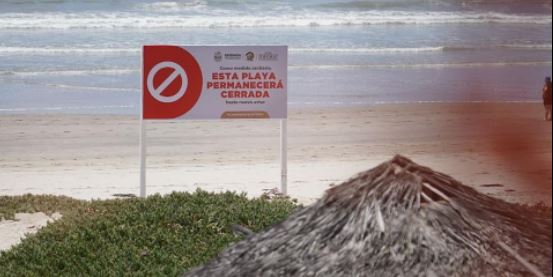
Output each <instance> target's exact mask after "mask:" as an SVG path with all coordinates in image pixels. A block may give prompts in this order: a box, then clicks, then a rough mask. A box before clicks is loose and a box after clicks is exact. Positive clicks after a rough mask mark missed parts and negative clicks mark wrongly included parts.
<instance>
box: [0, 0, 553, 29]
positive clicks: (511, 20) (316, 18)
mask: <svg viewBox="0 0 553 277" xmlns="http://www.w3.org/2000/svg"><path fill="white" fill-rule="evenodd" d="M167 5H168V6H170V5H169V4H167ZM477 23H497V24H551V23H552V18H551V16H548V15H513V14H503V13H494V12H486V13H481V12H472V13H471V12H421V11H418V12H412V11H361V12H318V11H313V12H305V11H303V12H286V13H270V12H266V13H260V14H259V15H252V14H251V13H242V14H241V13H239V12H232V13H231V12H229V11H225V10H220V11H209V13H189V14H186V13H183V14H181V13H169V14H163V13H160V14H152V13H141V12H96V13H95V12H87V13H84V12H83V13H56V12H51V13H4V14H1V15H0V29H125V28H128V29H154V28H190V27H205V28H226V27H296V26H297V27H317V26H344V25H352V26H358V25H386V24H477Z"/></svg>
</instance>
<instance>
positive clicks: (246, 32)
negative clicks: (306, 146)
mask: <svg viewBox="0 0 553 277" xmlns="http://www.w3.org/2000/svg"><path fill="white" fill-rule="evenodd" d="M551 33H552V16H551V1H549V2H548V1H541V0H532V1H515V0H513V1H507V0H501V1H500V0H496V1H492V0H489V1H457V0H450V1H447V0H446V1H438V0H436V1H427V0H420V1H417V0H387V1H385V0H380V1H375V0H370V1H338V0H309V1H259V0H258V1H254V0H244V1H238V0H217V1H202V0H196V1H145V0H141V1H133V0H121V1H108V0H99V1H94V2H91V1H86V0H59V1H46V0H33V1H31V0H7V1H2V2H1V3H0V113H14V112H18V113H27V112H72V113H122V114H138V103H139V95H140V48H141V46H142V45H143V44H176V45H213V44H215V45H221V44H223V45H243V44H250V45H270V44H278V45H283V44H284V45H288V46H289V48H290V58H289V62H290V66H289V103H290V105H291V106H297V107H304V106H347V105H365V104H378V103H396V102H420V101H437V102H451V101H539V99H540V97H541V96H540V89H541V86H542V81H543V78H544V77H545V76H546V75H549V76H550V75H551V71H552V69H551V68H552V52H551V51H552V46H551V45H552V34H551Z"/></svg>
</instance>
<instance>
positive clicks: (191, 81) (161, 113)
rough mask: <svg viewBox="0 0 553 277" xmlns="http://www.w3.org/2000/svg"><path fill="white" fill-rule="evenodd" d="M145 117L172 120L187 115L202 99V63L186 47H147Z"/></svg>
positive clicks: (144, 59) (144, 96)
mask: <svg viewBox="0 0 553 277" xmlns="http://www.w3.org/2000/svg"><path fill="white" fill-rule="evenodd" d="M143 55H144V56H143V64H144V65H143V66H144V68H143V72H144V73H143V74H144V76H143V78H142V79H143V81H142V82H143V83H142V88H143V91H142V99H143V107H142V108H143V118H144V119H172V118H177V117H181V116H183V115H185V114H186V113H187V112H189V111H190V110H191V109H192V108H193V107H194V105H196V103H197V102H198V100H199V99H200V95H201V93H202V85H203V76H202V70H201V68H200V65H199V64H198V62H197V61H196V59H195V58H194V56H192V54H190V53H189V52H188V51H186V50H185V49H184V48H181V47H178V46H144V51H143Z"/></svg>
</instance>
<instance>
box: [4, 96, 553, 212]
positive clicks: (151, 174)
mask: <svg viewBox="0 0 553 277" xmlns="http://www.w3.org/2000/svg"><path fill="white" fill-rule="evenodd" d="M148 123H149V124H148V127H147V128H148V140H149V141H148V145H149V148H148V171H147V173H148V175H147V182H148V193H149V194H152V193H162V194H165V193H170V192H171V191H194V190H195V189H197V188H201V189H204V190H208V191H226V190H234V191H243V192H247V193H248V194H249V195H251V196H257V195H260V194H261V193H262V192H263V190H264V189H271V188H275V187H279V180H280V176H279V174H280V172H279V123H278V121H274V120H265V121H255V120H254V121H250V120H247V121H244V120H238V121H176V122H163V121H160V122H148ZM0 126H1V129H0V130H1V131H0V195H21V194H25V193H32V194H55V195H66V196H71V197H75V198H80V199H92V198H110V197H113V194H116V193H132V194H138V193H139V189H138V181H139V176H138V165H139V157H138V131H139V129H138V121H137V119H136V118H132V117H128V116H78V115H10V116H0ZM551 138H552V132H551V124H550V123H546V122H544V121H543V120H542V107H541V105H539V104H522V103H519V104H516V103H503V104H486V103H482V104H411V105H379V106H372V107H358V108H347V109H346V108H334V109H330V108H328V109H322V108H321V109H303V110H293V111H291V113H290V119H289V153H288V156H289V193H290V195H291V196H292V197H295V198H298V199H299V200H300V201H301V202H303V203H310V202H312V201H313V200H315V199H316V198H318V197H320V196H321V195H322V193H323V192H324V190H325V189H327V188H328V186H329V185H330V184H332V183H340V182H342V181H344V180H346V179H347V178H349V177H351V176H352V175H353V174H355V173H357V172H359V171H362V170H367V169H370V168H372V167H374V166H376V165H378V164H379V163H381V162H383V161H385V160H388V159H390V158H392V157H393V156H394V155H395V154H403V155H405V156H407V157H409V158H412V159H413V160H415V161H416V162H418V163H421V164H423V165H427V166H430V167H432V168H433V169H435V170H438V171H442V172H444V173H446V174H449V175H451V176H453V177H454V178H456V179H458V180H460V181H462V182H464V183H466V184H468V185H472V186H474V187H476V188H477V189H478V190H480V191H482V192H484V193H488V194H490V195H493V196H497V197H501V198H503V199H506V200H510V201H525V202H536V201H545V202H546V203H548V204H549V205H551V153H552V151H551V141H552V139H551ZM484 184H503V185H504V187H483V186H481V185H484Z"/></svg>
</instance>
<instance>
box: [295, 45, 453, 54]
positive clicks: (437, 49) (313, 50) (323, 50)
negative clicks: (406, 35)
mask: <svg viewBox="0 0 553 277" xmlns="http://www.w3.org/2000/svg"><path fill="white" fill-rule="evenodd" d="M443 50H444V47H441V46H439V47H412V48H411V47H405V48H401V47H392V48H386V47H374V48H290V49H289V51H290V52H292V53H294V52H296V53H360V54H371V53H418V52H440V51H443Z"/></svg>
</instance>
